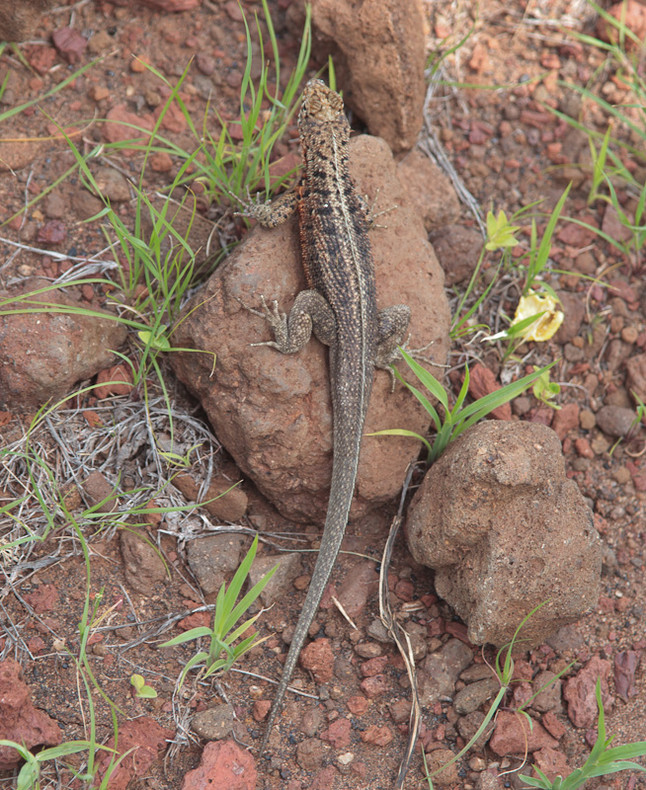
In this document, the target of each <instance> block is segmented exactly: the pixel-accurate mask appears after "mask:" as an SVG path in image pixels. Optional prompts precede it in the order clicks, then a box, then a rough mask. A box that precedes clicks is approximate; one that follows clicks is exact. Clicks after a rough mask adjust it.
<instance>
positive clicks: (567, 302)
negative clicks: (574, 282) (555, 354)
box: [554, 291, 585, 346]
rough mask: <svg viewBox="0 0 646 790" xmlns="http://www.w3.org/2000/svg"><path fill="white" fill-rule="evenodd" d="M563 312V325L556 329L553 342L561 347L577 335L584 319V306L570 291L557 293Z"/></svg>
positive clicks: (578, 297) (581, 300) (577, 296)
mask: <svg viewBox="0 0 646 790" xmlns="http://www.w3.org/2000/svg"><path fill="white" fill-rule="evenodd" d="M556 295H557V296H558V298H559V300H560V302H561V308H562V311H563V323H562V324H561V326H560V327H559V328H558V331H557V333H556V335H554V340H555V341H556V342H557V343H558V344H559V345H561V346H564V345H565V344H566V343H571V342H572V341H573V340H574V338H575V337H576V336H577V335H578V334H579V329H580V328H581V324H582V323H583V319H584V318H585V304H584V302H583V299H581V297H580V296H579V295H578V294H573V293H571V292H570V291H557V293H556Z"/></svg>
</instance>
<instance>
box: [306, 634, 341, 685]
mask: <svg viewBox="0 0 646 790" xmlns="http://www.w3.org/2000/svg"><path fill="white" fill-rule="evenodd" d="M299 662H300V665H301V666H302V667H303V669H306V670H308V671H309V672H311V673H312V674H313V675H314V679H315V680H316V682H317V683H329V682H330V680H332V677H333V672H334V653H333V652H332V646H331V645H330V640H329V639H326V638H324V637H323V638H321V639H315V640H314V641H313V642H310V644H309V645H307V646H306V647H304V648H303V649H302V650H301V655H300V657H299Z"/></svg>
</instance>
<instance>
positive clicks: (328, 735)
mask: <svg viewBox="0 0 646 790" xmlns="http://www.w3.org/2000/svg"><path fill="white" fill-rule="evenodd" d="M321 740H322V741H327V742H328V743H329V744H330V746H332V747H333V748H334V749H346V748H347V747H348V746H349V745H350V743H351V741H352V722H351V721H350V719H337V720H336V721H333V722H332V724H330V726H329V727H328V728H327V730H323V732H322V733H321Z"/></svg>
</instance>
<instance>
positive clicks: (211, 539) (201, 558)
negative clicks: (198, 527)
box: [175, 479, 244, 595]
mask: <svg viewBox="0 0 646 790" xmlns="http://www.w3.org/2000/svg"><path fill="white" fill-rule="evenodd" d="M175 482H176V479H175ZM243 541H244V538H243V536H242V535H236V534H227V533H225V534H222V535H208V536H207V537H205V538H194V539H193V540H190V541H188V543H187V545H186V557H187V560H188V564H189V567H190V569H191V571H192V572H193V573H194V574H195V578H196V579H197V581H198V584H199V585H200V587H201V589H202V592H203V593H204V594H205V595H211V594H214V593H217V592H218V591H219V589H220V587H221V586H222V584H223V582H224V581H225V580H226V578H227V577H228V576H229V575H230V574H233V573H234V572H235V571H236V570H237V568H238V566H239V565H240V554H241V552H242V544H243Z"/></svg>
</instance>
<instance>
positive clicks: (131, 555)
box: [120, 529, 166, 595]
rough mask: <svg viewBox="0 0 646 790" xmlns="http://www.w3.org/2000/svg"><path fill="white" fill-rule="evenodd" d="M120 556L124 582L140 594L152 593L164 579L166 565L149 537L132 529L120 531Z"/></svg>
mask: <svg viewBox="0 0 646 790" xmlns="http://www.w3.org/2000/svg"><path fill="white" fill-rule="evenodd" d="M120 543H121V556H122V558H123V564H124V573H125V577H126V582H127V583H128V585H129V586H130V587H132V589H133V590H136V591H137V592H138V593H141V594H142V595H153V594H154V593H155V592H156V589H155V588H156V586H157V585H158V584H161V583H162V582H164V581H165V579H166V567H165V565H164V562H163V560H162V558H161V557H160V556H159V554H158V552H157V551H155V549H154V548H153V546H152V545H151V542H150V539H149V538H148V539H146V538H144V536H143V532H142V533H139V532H137V531H134V530H132V529H128V530H125V529H124V530H123V531H122V532H121V533H120Z"/></svg>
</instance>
